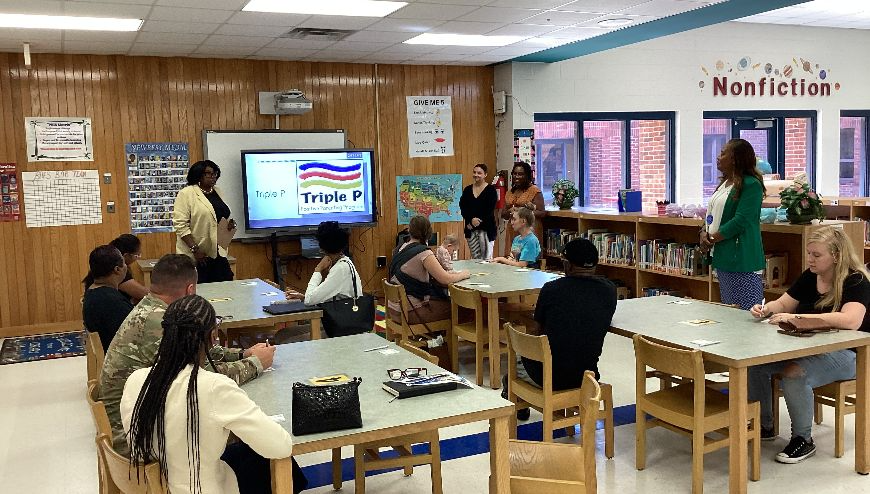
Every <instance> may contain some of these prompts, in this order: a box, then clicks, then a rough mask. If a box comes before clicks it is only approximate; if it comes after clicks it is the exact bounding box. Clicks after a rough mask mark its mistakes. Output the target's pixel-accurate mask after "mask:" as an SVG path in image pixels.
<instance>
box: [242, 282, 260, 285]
mask: <svg viewBox="0 0 870 494" xmlns="http://www.w3.org/2000/svg"><path fill="white" fill-rule="evenodd" d="M241 285H242V286H257V282H256V281H243V282H242V283H241Z"/></svg>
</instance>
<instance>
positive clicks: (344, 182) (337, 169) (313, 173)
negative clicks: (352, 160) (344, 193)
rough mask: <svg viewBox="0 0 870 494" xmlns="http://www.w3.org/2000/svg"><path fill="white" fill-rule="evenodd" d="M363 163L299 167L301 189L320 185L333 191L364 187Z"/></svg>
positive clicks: (305, 165)
mask: <svg viewBox="0 0 870 494" xmlns="http://www.w3.org/2000/svg"><path fill="white" fill-rule="evenodd" d="M361 170H362V163H357V164H355V165H348V166H341V165H333V164H332V163H319V162H311V163H305V164H303V165H300V166H299V171H300V172H302V173H300V174H299V180H300V183H299V187H301V188H303V189H305V188H308V187H314V186H315V185H319V186H322V187H329V188H331V189H355V188H357V187H359V186H360V185H362V171H361Z"/></svg>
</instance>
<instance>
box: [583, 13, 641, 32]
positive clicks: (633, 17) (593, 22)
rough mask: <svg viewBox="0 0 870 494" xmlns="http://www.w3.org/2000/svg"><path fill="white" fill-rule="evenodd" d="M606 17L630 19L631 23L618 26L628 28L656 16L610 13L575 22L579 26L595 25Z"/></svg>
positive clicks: (606, 18)
mask: <svg viewBox="0 0 870 494" xmlns="http://www.w3.org/2000/svg"><path fill="white" fill-rule="evenodd" d="M608 19H631V20H632V21H633V22H632V23H631V24H629V25H627V26H624V27H620V28H619V29H626V28H629V27H631V26H636V25H638V24H643V23H644V22H649V21H653V20H655V19H656V18H655V17H652V16H649V15H627V14H610V15H602V16H600V17H596V18H594V19H591V20H588V21H586V22H580V23H578V24H577V26H580V27H590V26H597V25H598V23H599V22H601V21H605V20H608Z"/></svg>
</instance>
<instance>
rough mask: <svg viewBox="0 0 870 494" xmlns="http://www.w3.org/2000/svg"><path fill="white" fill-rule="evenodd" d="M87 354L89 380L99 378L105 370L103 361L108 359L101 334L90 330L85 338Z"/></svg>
mask: <svg viewBox="0 0 870 494" xmlns="http://www.w3.org/2000/svg"><path fill="white" fill-rule="evenodd" d="M85 355H87V368H88V382H90V381H92V380H94V379H99V378H100V373H102V372H103V361H105V360H106V352H105V351H104V350H103V343H102V341H100V334H99V333H97V332H89V333H88V336H87V339H86V340H85Z"/></svg>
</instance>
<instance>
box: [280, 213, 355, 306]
mask: <svg viewBox="0 0 870 494" xmlns="http://www.w3.org/2000/svg"><path fill="white" fill-rule="evenodd" d="M317 242H318V243H319V244H320V250H321V251H323V259H321V260H320V262H319V263H317V267H315V268H314V273H313V274H312V275H311V280H309V281H308V288H307V289H306V290H305V294H302V293H299V292H296V291H293V290H288V291H287V292H286V294H287V298H288V299H304V300H305V305H315V304H319V303H322V302H326V301H327V300H332V298H333V297H338V298H349V297H353V283H354V279H356V286H357V294H358V295H362V290H363V284H362V279H361V278H360V277H359V273H357V271H356V267H355V266H354V265H353V262H352V261H351V260H350V258H348V257H347V256H346V255H344V251H345V250H346V249H347V245H348V233H347V230H345V229H343V228H341V226H340V225H339V224H338V222H337V221H324V222H323V223H321V224H320V226H318V227H317Z"/></svg>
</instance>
